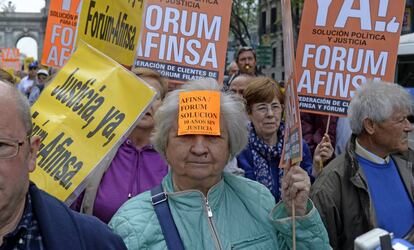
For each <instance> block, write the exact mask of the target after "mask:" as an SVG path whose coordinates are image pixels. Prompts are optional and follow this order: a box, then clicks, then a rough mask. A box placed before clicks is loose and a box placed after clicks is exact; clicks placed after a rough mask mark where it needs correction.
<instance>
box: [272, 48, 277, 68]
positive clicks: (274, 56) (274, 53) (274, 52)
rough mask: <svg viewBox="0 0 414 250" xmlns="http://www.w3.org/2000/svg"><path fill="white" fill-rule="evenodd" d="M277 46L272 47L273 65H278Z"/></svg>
mask: <svg viewBox="0 0 414 250" xmlns="http://www.w3.org/2000/svg"><path fill="white" fill-rule="evenodd" d="M276 55H277V54H276V48H273V49H272V67H276Z"/></svg>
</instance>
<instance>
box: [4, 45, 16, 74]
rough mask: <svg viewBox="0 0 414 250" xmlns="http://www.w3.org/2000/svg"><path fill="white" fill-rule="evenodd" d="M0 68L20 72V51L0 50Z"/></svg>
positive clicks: (12, 49) (11, 49) (14, 49)
mask: <svg viewBox="0 0 414 250" xmlns="http://www.w3.org/2000/svg"><path fill="white" fill-rule="evenodd" d="M0 53H1V68H2V69H13V70H15V71H18V70H20V51H19V49H18V48H2V49H1V52H0Z"/></svg>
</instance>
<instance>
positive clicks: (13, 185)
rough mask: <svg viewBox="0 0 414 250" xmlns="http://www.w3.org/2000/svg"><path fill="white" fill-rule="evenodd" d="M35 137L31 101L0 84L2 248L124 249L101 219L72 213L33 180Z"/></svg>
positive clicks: (1, 82) (15, 90)
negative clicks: (30, 178) (31, 178)
mask: <svg viewBox="0 0 414 250" xmlns="http://www.w3.org/2000/svg"><path fill="white" fill-rule="evenodd" d="M31 132H32V122H31V117H30V106H29V103H28V101H27V99H26V98H25V97H24V96H23V95H22V94H21V93H20V92H19V91H18V90H17V89H16V88H14V87H13V86H12V85H10V84H7V83H5V82H3V81H0V249H2V250H3V249H30V250H37V249H126V247H125V245H124V243H123V242H122V240H121V238H120V237H119V236H117V235H115V234H113V233H111V232H110V230H109V229H108V228H107V226H106V225H105V224H103V223H102V222H100V221H99V220H98V219H96V218H94V217H90V216H87V215H81V214H78V213H76V212H73V211H72V210H70V209H69V208H68V207H67V206H66V205H65V204H63V203H62V202H60V201H58V200H57V199H56V198H54V197H52V196H50V195H48V194H46V193H45V192H43V191H41V190H40V189H38V188H37V187H36V186H35V185H34V184H33V183H31V182H30V181H29V172H33V171H34V169H35V166H36V156H37V152H38V149H39V146H40V137H38V136H33V137H31V136H30V134H31Z"/></svg>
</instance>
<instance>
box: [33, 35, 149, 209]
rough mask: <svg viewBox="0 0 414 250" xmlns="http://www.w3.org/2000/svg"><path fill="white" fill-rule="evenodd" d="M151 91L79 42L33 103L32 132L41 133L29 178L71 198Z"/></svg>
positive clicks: (137, 115)
mask: <svg viewBox="0 0 414 250" xmlns="http://www.w3.org/2000/svg"><path fill="white" fill-rule="evenodd" d="M155 95H156V91H155V90H153V89H152V88H150V87H149V86H147V85H146V84H144V83H143V82H142V81H141V80H139V78H138V77H136V76H135V75H134V74H133V73H131V72H130V71H128V70H126V69H125V68H124V67H122V66H120V65H119V64H117V63H116V62H115V61H113V60H112V59H110V58H108V57H106V56H105V55H103V54H102V53H100V52H99V51H97V50H96V49H94V48H92V47H90V46H89V45H87V44H84V43H80V44H79V46H78V49H77V50H76V52H75V53H74V54H73V55H72V57H71V58H70V59H69V61H68V62H67V64H66V65H65V66H64V67H63V68H62V69H61V70H60V71H59V72H58V74H57V75H56V77H55V78H54V79H53V81H52V83H51V84H50V85H49V86H48V87H47V88H46V89H45V90H44V91H43V92H42V95H41V96H40V98H39V99H38V101H37V102H36V103H35V104H34V105H33V107H32V119H33V123H34V130H33V135H39V136H40V137H42V144H41V146H40V151H39V154H38V157H37V167H36V170H35V171H34V172H33V173H32V174H31V175H30V179H31V180H32V181H34V182H35V183H36V185H37V186H38V187H40V188H41V189H43V190H45V191H46V192H48V193H50V194H52V195H53V196H55V197H57V198H58V199H60V200H62V201H66V202H67V203H70V202H71V200H73V198H74V195H72V196H71V197H70V195H71V194H72V193H73V192H74V191H75V190H76V191H79V190H80V189H81V187H82V186H80V185H81V184H83V181H84V180H85V178H87V177H88V175H89V174H90V173H91V172H92V171H93V170H94V168H95V167H99V165H100V164H101V163H102V161H103V159H104V156H105V155H106V154H108V153H109V152H110V151H111V150H116V149H117V146H119V144H120V143H122V141H123V135H124V134H126V133H127V132H129V131H130V130H131V129H132V128H133V127H134V126H135V124H136V123H137V121H138V119H139V118H140V117H141V114H143V112H144V111H145V110H146V109H147V107H148V106H149V105H150V104H151V103H152V101H153V100H154V99H155ZM78 187H79V189H77V188H78ZM75 193H76V192H75Z"/></svg>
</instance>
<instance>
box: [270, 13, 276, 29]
mask: <svg viewBox="0 0 414 250" xmlns="http://www.w3.org/2000/svg"><path fill="white" fill-rule="evenodd" d="M270 13H271V14H270V32H271V33H275V32H276V14H277V11H276V7H273V8H272V10H271V12H270Z"/></svg>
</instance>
